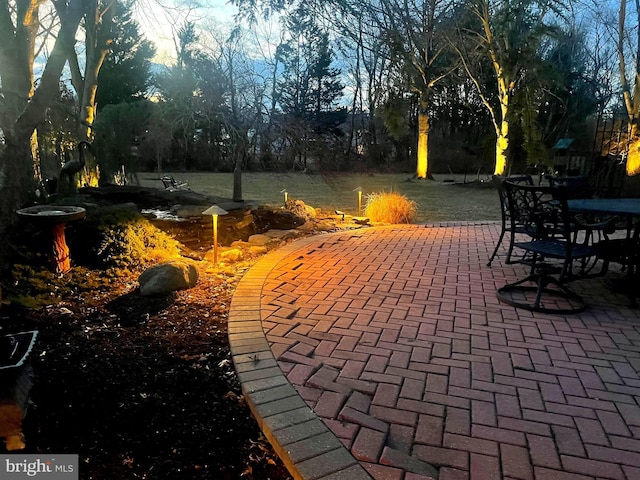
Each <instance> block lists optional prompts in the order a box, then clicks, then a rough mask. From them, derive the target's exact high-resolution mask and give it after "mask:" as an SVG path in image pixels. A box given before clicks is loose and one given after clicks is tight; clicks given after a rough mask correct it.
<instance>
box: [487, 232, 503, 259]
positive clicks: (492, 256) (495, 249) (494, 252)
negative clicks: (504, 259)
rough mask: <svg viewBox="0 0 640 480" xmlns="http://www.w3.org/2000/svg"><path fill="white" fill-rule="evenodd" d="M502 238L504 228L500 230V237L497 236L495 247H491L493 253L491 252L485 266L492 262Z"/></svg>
mask: <svg viewBox="0 0 640 480" xmlns="http://www.w3.org/2000/svg"><path fill="white" fill-rule="evenodd" d="M503 238H504V228H503V229H502V231H501V232H500V238H498V243H496V248H494V249H493V253H492V254H491V257H489V262H488V263H487V267H490V266H491V262H493V259H494V258H496V254H497V253H498V248H500V244H501V243H502V239H503Z"/></svg>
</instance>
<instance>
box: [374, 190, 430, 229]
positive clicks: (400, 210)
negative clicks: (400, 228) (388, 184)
mask: <svg viewBox="0 0 640 480" xmlns="http://www.w3.org/2000/svg"><path fill="white" fill-rule="evenodd" d="M417 210H418V205H417V204H416V202H414V201H413V200H409V199H408V198H407V197H405V196H403V195H400V194H399V193H393V192H390V193H386V192H383V193H373V194H371V195H368V196H367V202H366V205H365V211H364V214H365V215H366V216H367V217H369V219H370V220H371V221H372V222H376V223H391V224H394V223H413V222H414V220H415V218H416V213H417Z"/></svg>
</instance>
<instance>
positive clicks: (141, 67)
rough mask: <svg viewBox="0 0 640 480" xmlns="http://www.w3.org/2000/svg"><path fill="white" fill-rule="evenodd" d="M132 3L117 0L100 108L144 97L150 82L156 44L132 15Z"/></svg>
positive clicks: (100, 85) (101, 82)
mask: <svg viewBox="0 0 640 480" xmlns="http://www.w3.org/2000/svg"><path fill="white" fill-rule="evenodd" d="M132 6H133V2H132V1H131V0H123V1H122V2H118V3H117V8H116V13H115V18H114V25H115V29H116V31H115V32H114V40H113V43H112V44H111V51H110V53H109V54H108V55H107V57H106V58H105V61H104V64H103V65H102V68H101V69H100V74H99V75H98V92H97V101H96V103H97V104H98V108H99V109H101V108H103V107H104V106H106V105H117V104H118V103H122V102H127V103H128V102H132V101H135V100H140V99H142V98H145V96H146V94H147V90H148V88H149V86H150V84H151V59H152V58H153V55H154V54H155V47H154V46H153V44H152V43H151V42H150V41H148V40H146V39H145V38H144V36H143V35H142V34H141V33H140V27H139V26H138V23H137V22H136V21H135V20H134V19H133V17H132V15H133V12H132Z"/></svg>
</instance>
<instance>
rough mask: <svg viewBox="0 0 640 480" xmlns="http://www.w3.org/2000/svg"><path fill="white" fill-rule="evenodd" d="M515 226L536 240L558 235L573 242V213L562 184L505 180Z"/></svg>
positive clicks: (510, 213) (569, 243)
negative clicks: (571, 214) (538, 184)
mask: <svg viewBox="0 0 640 480" xmlns="http://www.w3.org/2000/svg"><path fill="white" fill-rule="evenodd" d="M504 187H505V192H506V196H507V203H508V205H509V216H510V217H511V223H512V227H513V228H515V226H516V225H519V226H520V228H523V229H524V230H525V231H526V232H527V233H528V234H529V235H530V236H531V237H532V238H533V239H534V240H541V239H550V238H556V239H561V240H563V241H566V243H567V248H570V245H571V243H572V242H571V238H572V235H571V232H572V231H571V216H570V215H569V208H568V206H567V193H566V189H565V187H563V186H559V187H547V186H536V185H521V184H515V183H511V182H509V181H506V182H505V183H504Z"/></svg>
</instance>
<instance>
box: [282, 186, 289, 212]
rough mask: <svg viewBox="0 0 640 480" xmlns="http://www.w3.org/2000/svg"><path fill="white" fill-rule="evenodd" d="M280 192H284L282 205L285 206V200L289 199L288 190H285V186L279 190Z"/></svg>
mask: <svg viewBox="0 0 640 480" xmlns="http://www.w3.org/2000/svg"><path fill="white" fill-rule="evenodd" d="M280 193H284V206H285V207H286V206H287V200H288V199H289V192H287V189H286V188H283V189H282V190H280Z"/></svg>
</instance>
